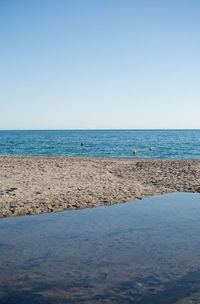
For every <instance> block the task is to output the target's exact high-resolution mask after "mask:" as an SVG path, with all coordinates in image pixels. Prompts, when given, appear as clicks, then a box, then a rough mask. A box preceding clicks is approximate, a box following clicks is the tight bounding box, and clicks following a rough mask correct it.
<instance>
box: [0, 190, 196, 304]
mask: <svg viewBox="0 0 200 304" xmlns="http://www.w3.org/2000/svg"><path fill="white" fill-rule="evenodd" d="M199 291H200V194H191V193H173V194H167V195H162V196H157V197H150V198H147V199H144V200H142V201H134V202H130V203H125V204H119V205H114V206H110V207H98V208H93V209H85V210H80V211H65V212H61V213H54V214H53V213H51V214H44V215H37V216H26V217H17V218H7V219H1V220H0V303H2V304H4V303H6V304H14V303H15V304H18V303H20V304H23V303H26V304H27V303H31V304H32V303H33V304H34V303H37V304H38V303H40V304H43V303H136V304H137V303H144V304H145V303H148V304H151V303H152V304H153V303H162V304H165V303H169V304H171V303H177V304H181V303H182V304H183V303H190V301H192V302H191V303H199V302H200V292H199Z"/></svg>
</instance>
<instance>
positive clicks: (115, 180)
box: [0, 156, 200, 217]
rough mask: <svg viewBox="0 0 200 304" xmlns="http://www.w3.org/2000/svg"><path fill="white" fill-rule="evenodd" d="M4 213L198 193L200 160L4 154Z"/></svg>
mask: <svg viewBox="0 0 200 304" xmlns="http://www.w3.org/2000/svg"><path fill="white" fill-rule="evenodd" d="M0 168H1V169H0V217H7V216H17V215H27V214H40V213H44V212H53V211H63V210H70V209H82V208H88V207H95V206H102V205H112V204H116V203H123V202H127V201H132V200H136V199H142V198H145V197H148V196H152V195H158V194H163V193H170V192H200V161H193V160H153V159H150V160H148V159H145V160H142V159H106V158H83V157H46V156H45V157H39V156H35V157H32V156H31V157H27V156H0Z"/></svg>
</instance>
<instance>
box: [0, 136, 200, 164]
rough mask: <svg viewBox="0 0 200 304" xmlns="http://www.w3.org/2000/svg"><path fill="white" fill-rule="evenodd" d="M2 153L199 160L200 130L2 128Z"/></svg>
mask: <svg viewBox="0 0 200 304" xmlns="http://www.w3.org/2000/svg"><path fill="white" fill-rule="evenodd" d="M81 143H82V144H83V145H81ZM13 145H14V146H15V150H14V151H13V150H12V147H13ZM150 147H152V151H149V148H150ZM133 149H134V150H136V151H137V153H136V154H135V155H133V154H132V150H133ZM0 155H49V156H50V155H51V156H91V157H117V158H123V157H125V158H133V157H137V158H159V159H200V130H47V131H0Z"/></svg>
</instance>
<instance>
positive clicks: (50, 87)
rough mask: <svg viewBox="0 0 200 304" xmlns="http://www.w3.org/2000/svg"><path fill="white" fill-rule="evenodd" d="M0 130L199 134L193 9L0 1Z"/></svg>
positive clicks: (66, 0)
mask: <svg viewBox="0 0 200 304" xmlns="http://www.w3.org/2000/svg"><path fill="white" fill-rule="evenodd" d="M0 44H1V46H0V111H1V112H0V113H1V114H0V115H1V116H0V129H93V128H94V129H101V128H108V129H109V128H122V129H123V128H124V129H126V128H130V129H137V128H147V129H148V128H198V129H199V128H200V1H199V0H187V1H185V0H180V1H179V0H166V1H164V0H157V1H154V0H119V1H118V0H90V1H88V0H54V1H52V0H0Z"/></svg>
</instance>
